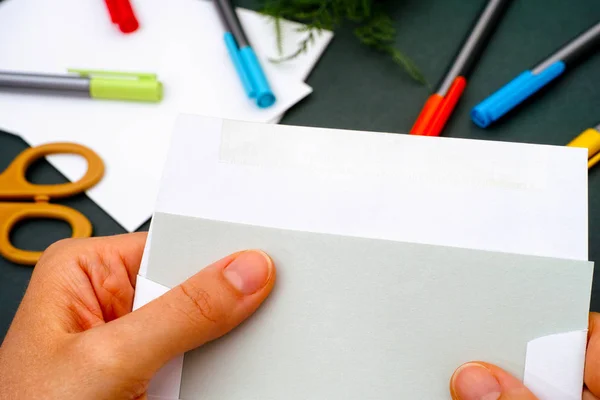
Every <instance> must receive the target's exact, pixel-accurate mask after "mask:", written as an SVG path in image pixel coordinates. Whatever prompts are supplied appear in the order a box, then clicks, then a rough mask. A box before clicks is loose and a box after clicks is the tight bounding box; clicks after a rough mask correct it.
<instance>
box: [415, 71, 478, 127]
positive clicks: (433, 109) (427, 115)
mask: <svg viewBox="0 0 600 400" xmlns="http://www.w3.org/2000/svg"><path fill="white" fill-rule="evenodd" d="M465 86H467V81H466V79H465V78H463V77H462V76H459V77H457V78H456V79H454V81H453V82H452V85H451V86H450V88H449V89H448V93H446V95H445V96H441V95H439V94H433V95H431V96H430V97H429V99H428V100H427V103H425V106H424V107H423V109H422V110H421V113H420V114H419V118H417V121H416V122H415V124H414V125H413V127H412V129H411V130H410V134H411V135H422V136H439V135H440V133H441V132H442V130H443V129H444V125H446V121H448V118H450V114H452V110H453V109H454V107H455V106H456V103H458V99H460V96H461V95H462V93H463V91H464V90H465Z"/></svg>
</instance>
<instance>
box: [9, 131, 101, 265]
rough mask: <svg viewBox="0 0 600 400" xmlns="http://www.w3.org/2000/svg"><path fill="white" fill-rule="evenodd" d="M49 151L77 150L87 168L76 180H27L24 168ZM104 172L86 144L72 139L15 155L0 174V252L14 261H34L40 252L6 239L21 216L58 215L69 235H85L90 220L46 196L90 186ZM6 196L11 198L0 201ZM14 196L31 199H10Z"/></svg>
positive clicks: (64, 151) (34, 217)
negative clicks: (56, 181)
mask: <svg viewBox="0 0 600 400" xmlns="http://www.w3.org/2000/svg"><path fill="white" fill-rule="evenodd" d="M50 154H77V155H80V156H82V157H83V158H85V159H86V160H87V163H88V169H87V171H86V173H85V175H84V176H83V178H81V179H80V180H78V181H77V182H69V183H60V184H55V185H38V184H34V183H31V182H29V181H27V179H26V177H25V173H26V171H27V168H29V166H30V165H31V164H32V163H33V162H34V161H36V160H38V159H39V158H42V157H44V156H47V155H50ZM103 174H104V163H103V162H102V160H101V159H100V157H99V156H98V155H97V154H96V153H94V152H93V151H92V150H90V149H89V148H87V147H84V146H81V145H78V144H75V143H51V144H45V145H42V146H38V147H32V148H29V149H27V150H25V151H23V152H22V153H21V154H19V155H18V156H17V158H15V159H14V160H13V162H12V163H11V164H10V165H9V166H8V168H6V170H5V171H4V172H2V173H1V174H0V255H2V256H4V257H5V258H7V259H8V260H10V261H13V262H15V263H18V264H25V265H34V264H35V263H36V262H37V260H38V259H39V258H40V256H41V254H42V253H41V252H39V251H26V250H21V249H18V248H16V247H14V246H13V245H12V243H11V242H10V232H11V230H12V229H13V228H14V226H15V225H16V224H17V223H18V222H19V221H22V220H25V219H36V218H50V219H60V220H63V221H65V222H67V223H68V224H69V225H71V229H72V231H73V235H72V237H89V236H91V234H92V224H91V223H90V221H89V220H88V219H87V218H86V217H84V216H83V214H81V213H80V212H79V211H76V210H74V209H72V208H69V207H65V206H61V205H58V204H49V201H50V199H52V198H60V197H68V196H72V195H74V194H77V193H81V192H83V191H85V190H86V189H89V188H90V187H92V186H94V185H95V184H96V183H98V181H99V180H100V179H101V178H102V175H103ZM3 200H9V201H11V202H2V201H3ZM14 200H33V202H32V203H31V202H30V203H27V202H19V203H17V202H12V201H14Z"/></svg>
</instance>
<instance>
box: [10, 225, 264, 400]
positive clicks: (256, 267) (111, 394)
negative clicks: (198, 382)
mask: <svg viewBox="0 0 600 400" xmlns="http://www.w3.org/2000/svg"><path fill="white" fill-rule="evenodd" d="M145 241H146V234H145V233H135V234H129V235H120V236H113V237H106V238H92V239H68V240H65V241H61V242H58V243H56V244H54V245H52V246H50V247H49V248H48V250H46V251H45V252H44V254H43V255H42V257H41V259H40V261H39V262H38V264H37V265H36V267H35V269H34V272H33V275H32V277H31V281H30V283H29V287H28V288H27V291H26V293H25V296H24V298H23V301H22V303H21V305H20V306H19V309H18V311H17V313H16V315H15V318H14V320H13V323H12V325H11V327H10V329H9V331H8V333H7V335H6V338H5V340H4V343H3V344H2V347H0V399H33V398H36V399H37V398H44V399H145V398H146V389H147V387H148V383H149V381H150V379H151V378H152V376H153V375H154V373H155V372H156V371H157V370H158V369H159V368H160V367H161V366H162V365H164V364H165V363H166V362H167V361H169V360H170V359H171V358H173V357H175V356H177V355H179V354H181V353H183V352H185V351H188V350H191V349H193V348H196V347H198V346H201V345H202V344H204V343H206V342H208V341H211V340H213V339H216V338H218V337H220V336H222V335H224V334H226V333H227V332H229V331H230V330H232V329H233V328H235V327H236V326H237V325H238V324H240V323H241V322H242V321H243V320H245V319H246V318H247V317H249V316H250V315H251V314H252V313H253V312H254V311H255V310H256V309H257V308H258V306H259V305H260V304H261V303H262V302H263V300H264V299H265V298H266V297H267V296H268V294H269V293H270V292H271V289H272V288H273V285H274V283H275V267H274V266H273V262H272V261H271V259H270V258H269V257H268V256H267V255H266V254H264V253H262V252H258V251H246V252H241V253H236V254H233V255H230V256H228V257H225V258H224V259H222V260H220V261H217V262H216V263H214V264H212V265H210V266H208V267H206V268H204V269H203V270H202V271H200V272H198V273H197V274H196V275H194V276H193V277H191V278H190V279H189V280H187V281H186V282H184V283H182V284H181V285H179V286H177V287H175V288H174V289H172V290H170V291H169V292H167V293H166V294H165V295H163V296H161V297H160V298H158V299H156V300H154V301H152V302H151V303H149V304H147V305H145V306H144V307H142V308H140V309H139V310H136V311H134V312H131V307H132V304H133V294H134V288H135V280H136V275H137V272H138V269H139V266H140V260H141V256H142V252H143V249H144V243H145ZM169 267H170V266H168V265H166V266H165V268H169Z"/></svg>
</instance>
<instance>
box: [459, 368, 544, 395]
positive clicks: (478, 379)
mask: <svg viewBox="0 0 600 400" xmlns="http://www.w3.org/2000/svg"><path fill="white" fill-rule="evenodd" d="M450 394H451V395H452V399H453V400H537V398H536V397H535V396H534V395H533V393H531V392H530V391H529V390H528V389H527V388H526V387H525V385H523V383H521V381H519V380H518V379H516V378H515V377H513V376H512V375H510V374H509V373H507V372H506V371H504V370H502V369H501V368H498V367H496V366H495V365H492V364H488V363H484V362H470V363H467V364H464V365H462V366H460V367H459V368H458V369H457V370H456V371H455V372H454V375H452V378H451V379H450Z"/></svg>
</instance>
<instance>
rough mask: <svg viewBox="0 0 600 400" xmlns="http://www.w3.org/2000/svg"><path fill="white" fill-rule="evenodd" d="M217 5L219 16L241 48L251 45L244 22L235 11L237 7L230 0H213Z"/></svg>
mask: <svg viewBox="0 0 600 400" xmlns="http://www.w3.org/2000/svg"><path fill="white" fill-rule="evenodd" d="M213 1H214V2H215V5H216V6H217V12H218V13H219V17H220V18H221V21H222V22H223V25H225V27H226V29H227V30H228V31H229V32H231V34H232V35H233V37H234V38H235V41H236V42H237V45H238V47H239V48H240V49H241V48H242V47H246V46H249V45H250V43H249V42H248V38H247V37H246V33H245V32H244V29H243V28H242V24H241V23H240V20H239V19H238V17H237V14H236V13H235V8H234V7H233V5H232V4H231V1H230V0H213Z"/></svg>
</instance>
